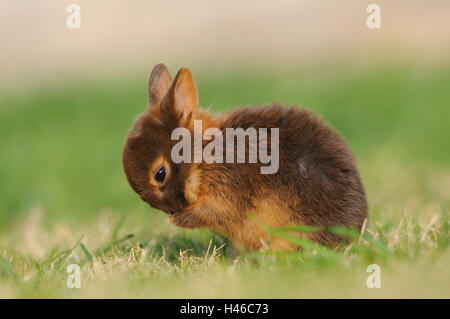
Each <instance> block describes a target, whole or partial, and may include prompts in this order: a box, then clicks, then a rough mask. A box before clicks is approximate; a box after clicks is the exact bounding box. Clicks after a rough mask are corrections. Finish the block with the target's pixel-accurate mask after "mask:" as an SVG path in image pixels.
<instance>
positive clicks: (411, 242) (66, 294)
mask: <svg viewBox="0 0 450 319" xmlns="http://www.w3.org/2000/svg"><path fill="white" fill-rule="evenodd" d="M149 71H150V70H148V72H149ZM173 71H174V70H172V72H173ZM148 72H147V71H145V72H144V71H140V72H137V73H134V74H131V75H124V76H123V77H120V78H108V79H99V78H96V79H94V78H92V79H86V80H83V81H72V82H65V83H63V84H58V85H47V86H45V85H44V86H41V87H36V88H24V89H17V90H15V91H6V90H5V89H2V90H0V147H1V151H0V297H1V298H5V297H22V298H74V297H94V298H95V297H119V298H127V297H137V298H143V297H150V298H171V297H179V298H202V297H203V298H215V297H224V298H238V297H243V298H245V297H247V298H310V297H325V298H328V297H353V298H368V297H382V298H390V297H400V298H405V297H425V298H428V297H437V298H449V297H450V273H449V271H448V269H449V268H450V254H449V247H448V242H449V222H448V208H449V203H450V166H449V163H450V139H449V135H448V128H449V119H450V90H449V87H450V66H441V67H439V68H438V67H423V66H418V65H415V64H409V63H398V62H380V63H375V64H373V65H370V66H367V67H364V68H349V67H346V66H340V67H336V66H335V67H333V68H328V67H326V66H322V68H320V69H314V68H312V67H310V68H308V67H304V68H298V69H297V70H290V71H277V72H276V71H266V72H261V71H255V70H248V71H244V70H242V69H239V70H237V69H230V70H227V71H223V70H222V71H221V72H219V73H218V72H214V73H210V72H208V70H206V69H205V70H199V71H198V72H196V70H193V73H194V77H195V79H196V82H197V87H198V91H199V97H200V107H202V108H209V109H210V110H211V111H213V112H220V111H224V110H228V109H232V108H234V107H237V106H239V105H256V104H265V103H271V102H273V101H275V100H278V101H281V102H283V103H285V104H288V105H291V104H297V105H300V106H302V107H303V106H304V107H307V108H309V109H311V110H313V111H314V112H316V113H318V114H320V115H321V116H322V117H323V118H324V119H325V120H326V121H327V122H329V123H330V124H331V125H332V126H333V127H334V128H336V129H337V130H338V131H340V132H341V133H342V134H343V136H344V137H345V138H346V140H347V141H348V143H349V145H350V147H351V149H352V150H353V152H354V154H355V156H356V158H357V161H358V167H359V168H360V172H361V175H362V180H363V183H364V185H365V187H366V192H367V196H368V201H369V207H370V210H369V214H370V217H369V220H368V223H367V227H366V228H365V231H364V234H363V235H361V236H353V234H349V235H350V237H352V240H351V242H350V243H348V244H346V245H345V246H344V247H340V248H339V249H336V250H331V249H326V248H324V247H320V246H314V245H305V244H304V243H300V245H301V246H302V245H303V247H302V248H303V249H302V251H300V252H295V253H293V252H290V253H279V252H271V251H270V250H269V251H264V252H256V253H245V252H238V251H236V250H235V249H234V248H233V247H232V245H231V244H230V243H229V242H228V241H227V240H226V238H224V237H223V236H221V235H220V234H215V233H212V232H210V231H208V230H205V229H201V230H183V229H179V228H175V226H172V225H170V224H169V223H168V222H167V221H166V215H165V214H163V213H162V212H158V211H156V210H154V209H151V208H150V207H148V205H146V204H144V203H143V202H141V201H140V199H139V198H138V196H136V195H135V194H134V193H133V191H132V190H131V188H130V187H129V186H128V184H127V181H126V179H125V176H124V173H123V171H122V166H121V150H122V146H123V142H124V138H125V135H126V132H127V130H128V129H129V128H130V126H131V125H132V123H133V121H134V119H135V117H136V116H137V115H138V114H139V113H140V112H142V111H144V109H145V105H146V103H147V100H146V99H147V93H146V81H147V76H148ZM274 231H279V232H281V233H280V235H283V231H282V230H274ZM73 263H76V264H78V265H80V267H81V288H80V289H76V288H75V289H69V288H67V286H66V279H67V276H68V274H67V272H66V269H67V266H68V265H69V264H73ZM370 264H378V265H380V267H381V283H382V286H381V288H372V289H369V288H368V287H367V285H366V279H367V277H368V276H369V275H370V274H369V273H367V272H366V269H367V266H368V265H370Z"/></svg>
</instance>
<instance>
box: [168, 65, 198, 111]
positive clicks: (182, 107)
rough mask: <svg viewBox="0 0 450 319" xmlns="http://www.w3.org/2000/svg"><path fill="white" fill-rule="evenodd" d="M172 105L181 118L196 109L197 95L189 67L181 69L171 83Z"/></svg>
mask: <svg viewBox="0 0 450 319" xmlns="http://www.w3.org/2000/svg"><path fill="white" fill-rule="evenodd" d="M171 89H172V90H171V94H173V105H174V107H175V110H176V111H177V113H179V114H182V117H183V118H186V117H187V116H188V115H190V114H192V112H194V111H195V110H196V109H197V105H198V95H197V88H196V87H195V83H194V78H193V77H192V73H191V71H189V69H185V68H183V69H181V70H180V71H179V72H178V74H177V76H176V77H175V80H174V82H173V84H172V88H171Z"/></svg>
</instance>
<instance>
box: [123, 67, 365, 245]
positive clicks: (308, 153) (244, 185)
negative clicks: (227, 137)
mask: <svg viewBox="0 0 450 319" xmlns="http://www.w3.org/2000/svg"><path fill="white" fill-rule="evenodd" d="M149 101H150V107H149V110H148V111H147V112H146V113H144V114H143V115H141V116H140V117H139V118H138V120H137V121H136V123H135V125H134V127H133V128H132V129H131V130H130V132H129V134H128V137H127V140H126V143H125V147H124V151H123V165H124V169H125V172H126V175H127V178H128V181H129V182H130V185H131V186H132V187H133V189H134V190H135V191H136V192H137V193H138V194H139V195H140V196H141V198H142V199H143V200H144V201H146V202H148V203H149V204H150V205H151V206H153V207H156V208H159V209H161V210H163V211H165V212H167V213H168V214H169V215H170V218H169V220H170V222H171V223H173V224H174V225H177V226H180V227H185V228H198V227H208V228H211V229H213V230H215V231H217V232H219V233H222V234H224V235H226V236H227V237H228V238H229V239H230V240H231V241H232V242H233V243H234V245H235V246H236V247H238V248H242V249H246V250H250V251H253V250H258V249H265V248H268V247H269V245H270V248H271V249H274V250H289V249H295V247H294V246H293V245H292V244H291V243H290V242H289V241H286V240H284V239H282V238H279V237H277V236H271V237H270V238H268V234H267V232H266V231H265V228H264V227H263V225H264V224H267V225H269V226H272V227H283V226H292V225H301V226H323V227H326V226H344V227H352V228H356V229H358V230H360V229H361V226H362V224H363V221H364V219H365V218H366V217H367V202H366V196H365V192H364V188H363V185H362V183H361V180H360V177H359V173H358V170H357V168H356V165H355V161H354V158H353V155H352V153H351V151H350V150H349V148H348V146H347V145H346V143H345V142H344V140H343V138H342V137H341V136H340V135H339V134H338V133H337V132H336V131H334V130H333V129H332V128H330V127H329V126H328V125H327V124H326V123H324V122H323V121H322V120H321V119H320V118H318V117H317V116H315V115H313V114H312V113H311V112H310V111H308V110H306V109H300V108H299V107H296V106H292V107H286V106H283V105H281V104H280V103H273V104H272V105H267V106H253V107H244V108H239V109H235V110H233V111H230V112H228V113H225V114H219V115H217V116H213V115H212V114H210V113H208V112H206V111H203V110H198V109H197V103H198V102H197V101H198V98H197V93H196V89H195V84H194V83H193V80H192V75H191V73H190V72H189V70H187V69H182V70H181V71H180V72H179V73H178V74H177V77H176V78H175V80H174V81H173V82H172V79H171V77H170V74H169V73H168V70H167V68H166V67H165V66H163V65H158V66H156V67H155V69H154V71H153V72H152V76H151V78H150V82H149ZM194 120H201V123H202V130H203V132H204V131H206V130H207V129H208V128H218V129H219V130H220V131H225V130H226V129H227V128H242V129H244V130H246V129H248V128H255V129H258V128H267V129H270V128H278V132H279V139H278V149H279V168H278V170H277V172H276V173H274V174H261V170H260V168H261V165H262V164H261V163H260V162H257V163H236V162H234V163H226V162H225V161H224V163H220V162H219V163H217V162H213V163H206V162H204V161H202V162H200V163H179V164H175V163H173V161H171V148H172V147H173V146H174V144H175V143H176V141H173V140H172V139H171V132H172V131H173V130H174V129H175V128H177V127H185V128H187V129H188V130H190V131H192V130H193V122H194ZM203 143H204V145H203V146H205V144H206V143H207V141H203ZM248 144H249V143H248ZM248 144H246V149H245V152H246V154H247V153H248V152H249V149H248V148H249V147H250V146H249V145H248ZM269 144H270V142H269ZM224 146H225V144H224ZM247 155H248V154H247ZM161 168H163V171H164V172H165V174H160V173H161V172H162V169H161ZM155 172H156V175H155ZM158 174H159V175H158ZM162 175H165V178H164V180H163V181H162V182H160V181H159V179H160V177H161V176H162ZM155 176H156V179H158V181H157V180H155ZM166 179H167V180H166ZM295 235H296V236H301V237H304V238H307V239H309V240H311V241H313V242H317V243H320V244H323V245H327V246H333V245H335V244H337V243H338V242H339V241H340V238H339V236H337V235H336V234H333V233H331V232H327V231H325V230H320V231H315V232H307V233H295Z"/></svg>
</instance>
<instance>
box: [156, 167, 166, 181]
mask: <svg viewBox="0 0 450 319" xmlns="http://www.w3.org/2000/svg"><path fill="white" fill-rule="evenodd" d="M164 178H166V168H165V167H164V166H161V167H160V169H158V171H157V172H156V174H155V179H156V180H157V181H158V182H160V183H162V182H163V181H164Z"/></svg>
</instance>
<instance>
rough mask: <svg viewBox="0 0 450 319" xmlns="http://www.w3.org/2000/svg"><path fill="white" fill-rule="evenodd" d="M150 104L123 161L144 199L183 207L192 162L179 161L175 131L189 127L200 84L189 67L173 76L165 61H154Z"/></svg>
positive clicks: (166, 209)
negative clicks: (173, 153) (173, 137)
mask: <svg viewBox="0 0 450 319" xmlns="http://www.w3.org/2000/svg"><path fill="white" fill-rule="evenodd" d="M148 100H149V105H148V109H147V111H146V112H144V113H143V114H141V115H140V116H139V117H138V118H137V119H136V121H135V123H134V125H133V127H132V128H131V129H130V131H129V132H128V135H127V138H126V142H125V146H124V148H123V153H122V163H123V168H124V171H125V174H126V176H127V179H128V182H129V184H130V185H131V187H132V188H133V190H134V191H135V192H136V193H137V194H138V195H139V196H140V197H141V199H142V200H144V201H145V202H147V203H148V204H150V206H152V207H154V208H157V209H160V210H162V211H164V212H166V213H167V214H170V215H172V214H174V213H176V212H177V211H180V210H182V209H183V208H184V207H185V206H186V205H188V201H187V200H186V196H185V194H184V192H185V187H184V184H185V182H186V175H187V174H188V172H189V166H190V164H189V163H181V164H174V163H173V162H172V160H171V149H172V146H173V144H174V143H175V142H174V141H172V140H171V133H172V131H173V130H174V129H175V128H178V127H189V126H190V125H191V124H190V123H191V122H192V115H193V113H194V112H195V110H196V108H197V104H198V97H197V90H196V87H195V84H194V81H193V78H192V74H191V72H190V71H189V70H188V69H181V70H180V71H179V72H178V74H177V75H176V77H175V79H174V80H173V81H172V77H171V75H170V73H169V70H168V69H167V67H166V66H165V65H164V64H158V65H157V66H155V67H154V69H153V71H152V73H151V75H150V79H149V82H148Z"/></svg>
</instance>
